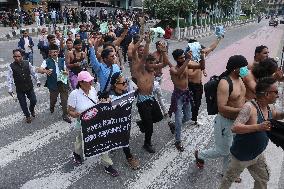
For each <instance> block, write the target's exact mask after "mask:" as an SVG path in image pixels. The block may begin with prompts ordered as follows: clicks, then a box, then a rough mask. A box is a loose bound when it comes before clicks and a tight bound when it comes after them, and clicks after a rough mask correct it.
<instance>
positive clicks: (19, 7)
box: [17, 0, 23, 30]
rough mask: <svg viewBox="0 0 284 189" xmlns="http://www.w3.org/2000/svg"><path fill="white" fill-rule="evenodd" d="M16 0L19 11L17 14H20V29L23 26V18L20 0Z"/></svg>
mask: <svg viewBox="0 0 284 189" xmlns="http://www.w3.org/2000/svg"><path fill="white" fill-rule="evenodd" d="M17 1H18V11H19V16H20V30H21V29H22V27H23V18H22V10H21V2H20V0H17Z"/></svg>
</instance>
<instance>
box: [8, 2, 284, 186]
mask: <svg viewBox="0 0 284 189" xmlns="http://www.w3.org/2000/svg"><path fill="white" fill-rule="evenodd" d="M51 11H52V12H53V13H52V14H51V19H53V24H54V27H55V28H56V23H57V22H58V20H60V19H61V20H62V21H63V22H66V23H67V24H68V23H73V24H72V26H69V27H68V29H67V30H66V31H59V30H56V29H55V30H54V33H53V34H51V33H50V34H48V33H47V30H46V29H45V28H43V29H42V30H41V35H40V36H39V43H38V44H37V48H35V47H34V46H35V45H34V43H33V41H32V38H31V37H29V36H28V33H27V31H23V32H22V33H23V37H22V38H21V39H20V41H19V43H18V47H19V49H16V50H14V51H13V57H14V60H15V61H14V62H13V63H12V64H11V66H10V69H9V74H8V86H9V93H10V94H11V95H13V91H12V85H13V83H14V84H15V85H16V93H17V97H18V99H19V103H20V105H21V108H22V110H23V113H24V114H25V116H26V122H27V123H31V122H32V119H33V118H32V117H35V116H36V112H35V110H34V107H35V106H36V102H37V101H36V95H35V93H34V90H33V83H32V80H31V76H30V75H32V76H33V77H34V78H35V79H36V80H37V84H38V86H40V82H39V79H38V76H37V73H40V74H44V75H45V76H46V84H45V86H46V87H47V88H48V89H49V95H50V113H53V112H54V109H55V104H56V101H57V97H58V95H60V99H61V108H62V118H63V120H64V121H66V122H68V123H71V119H70V117H73V118H76V119H78V118H79V117H80V115H81V113H82V112H83V111H85V110H87V109H88V108H90V107H92V106H93V105H94V104H96V103H100V102H103V101H107V100H109V98H116V97H117V96H120V95H122V94H125V93H126V92H127V91H128V90H127V89H129V88H131V89H130V90H136V95H137V96H136V97H137V108H138V112H139V115H140V118H141V120H140V121H138V122H137V125H138V126H139V128H140V131H141V132H142V133H144V134H145V138H144V143H143V144H141V145H142V146H143V149H144V150H145V151H146V152H148V153H155V148H154V143H153V141H155V140H153V139H152V134H153V124H155V123H157V122H159V121H161V120H162V119H171V115H172V114H174V122H170V123H169V129H170V131H171V133H173V134H175V148H176V149H177V150H178V151H179V152H183V151H184V147H183V144H182V140H181V138H182V129H181V127H182V125H183V124H185V123H190V124H192V125H195V126H201V127H202V124H201V123H199V122H198V113H199V108H200V106H201V97H202V93H203V84H202V82H201V81H202V77H204V76H206V72H205V64H206V63H205V58H206V56H208V54H210V53H211V52H212V51H213V50H214V49H215V48H216V47H217V46H218V44H219V42H220V41H221V39H222V38H221V37H218V38H217V39H216V40H214V41H213V42H212V44H211V45H210V46H209V47H204V46H202V50H200V54H199V55H198V56H199V57H197V59H196V57H194V54H193V50H194V49H191V48H188V47H185V48H184V49H186V50H183V49H175V50H174V51H173V52H172V56H173V58H174V60H175V63H172V62H170V60H169V52H168V48H167V46H166V40H168V39H170V37H171V30H170V29H169V27H167V29H168V31H167V32H166V35H165V36H164V39H158V40H157V41H156V43H155V45H156V49H155V51H154V52H150V43H151V42H152V35H153V33H152V32H146V33H145V31H144V24H145V18H144V16H142V15H141V14H139V13H133V12H128V11H126V12H125V11H121V10H116V11H114V12H108V11H106V10H103V9H101V10H100V11H99V12H96V10H93V9H91V10H87V9H81V10H80V11H79V10H77V9H76V8H75V9H68V8H66V9H64V10H63V12H62V13H58V12H57V11H56V10H51ZM39 12H40V11H39ZM40 15H41V14H40V13H39V17H41V16H40ZM113 18H114V19H113ZM79 20H80V22H83V23H84V24H81V25H80V26H79V28H78V26H77V24H78V22H79ZM97 20H99V21H100V22H97ZM43 22H45V21H43ZM39 23H40V24H41V21H40V22H39ZM191 43H197V41H196V40H193V39H192V40H190V41H189V44H191ZM37 49H38V50H39V51H40V53H41V55H42V58H43V62H42V63H41V65H40V66H39V67H38V68H35V67H34V66H33V61H32V55H31V53H32V52H33V51H34V50H37ZM268 53H269V52H268V48H267V47H266V46H263V45H262V46H258V47H256V50H255V54H254V62H253V63H252V64H250V65H248V62H247V60H246V58H245V57H243V56H242V55H233V56H231V57H230V59H229V60H228V62H227V66H226V68H224V71H225V72H224V73H223V74H222V78H221V81H220V82H219V84H218V88H217V89H216V90H217V94H218V100H217V104H218V110H219V112H218V115H217V116H216V118H215V122H214V138H215V145H214V147H213V148H212V149H209V150H203V151H199V150H196V151H195V153H194V155H195V158H196V165H197V166H198V167H199V168H203V166H204V163H205V161H206V160H207V159H209V158H217V157H222V158H223V159H224V161H223V173H222V174H223V180H222V184H221V186H220V188H222V189H223V188H224V189H225V188H229V187H230V185H231V183H232V182H234V181H236V182H240V181H241V179H240V178H239V176H240V173H241V172H242V171H243V170H244V169H245V168H248V169H249V170H250V171H253V176H254V179H255V188H265V186H266V185H267V182H268V180H269V174H268V172H267V166H266V161H265V158H264V156H263V151H264V150H265V148H266V146H267V141H268V137H267V135H266V134H265V133H266V131H269V130H270V129H271V124H270V123H269V122H267V121H265V120H267V119H268V118H274V119H283V118H284V113H283V112H278V113H276V111H275V110H274V109H272V110H270V109H269V108H267V106H268V104H272V103H274V102H275V100H276V99H277V98H278V91H277V89H276V85H275V82H276V80H277V81H282V80H283V72H282V71H281V70H279V69H278V68H277V66H275V65H277V63H276V62H275V60H274V59H271V58H269V57H268ZM267 65H269V66H267ZM125 66H129V67H130V74H131V78H128V79H127V78H126V77H125V69H124V67H125ZM166 67H168V69H169V70H170V76H171V79H172V82H173V85H174V90H173V93H172V98H171V106H170V108H169V110H167V109H166V107H165V106H164V105H163V104H164V102H163V100H164V99H163V94H162V90H161V84H162V81H163V71H162V69H163V68H166ZM268 68H269V69H268ZM64 78H67V79H64ZM13 81H14V82H13ZM129 86H133V87H129ZM70 91H72V92H71V93H70V94H69V92H70ZM26 97H27V98H28V99H29V100H30V106H29V108H28V106H27V102H26ZM253 99H254V100H253ZM79 124H80V123H79ZM233 132H234V133H237V135H236V137H235V138H234V139H233ZM247 133H249V134H247ZM242 134H244V135H242ZM245 142H251V143H249V144H246V143H245ZM123 151H124V153H125V156H126V159H127V162H128V163H129V166H130V167H131V168H132V169H138V168H139V165H140V163H139V159H138V158H137V157H135V156H134V155H133V154H132V153H131V149H130V147H127V148H123ZM82 153H83V152H82V136H81V133H79V134H78V136H77V137H76V141H75V150H74V153H73V158H74V162H75V163H76V164H81V163H82V161H83V158H82ZM230 153H231V154H232V155H233V160H232V161H230V160H229V156H230ZM101 159H102V163H103V165H104V169H105V171H106V172H107V173H109V174H111V175H112V176H114V177H116V176H118V175H119V173H118V171H117V170H116V169H115V168H114V166H113V164H114V163H113V161H112V159H111V158H110V157H109V156H108V154H107V153H105V154H103V155H101ZM243 161H246V163H245V164H244V163H242V162H243ZM236 170H237V171H236Z"/></svg>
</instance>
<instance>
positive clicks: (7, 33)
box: [0, 23, 67, 41]
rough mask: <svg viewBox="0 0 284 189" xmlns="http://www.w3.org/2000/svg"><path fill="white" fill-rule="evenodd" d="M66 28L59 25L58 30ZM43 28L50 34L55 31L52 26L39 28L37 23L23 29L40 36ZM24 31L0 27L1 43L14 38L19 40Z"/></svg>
mask: <svg viewBox="0 0 284 189" xmlns="http://www.w3.org/2000/svg"><path fill="white" fill-rule="evenodd" d="M47 26H48V27H47ZM66 27H67V25H64V24H57V28H58V29H59V30H64V29H65V28H66ZM42 28H47V29H48V31H49V32H50V31H52V30H53V27H52V25H43V26H40V27H37V25H36V24H35V23H34V24H32V25H27V26H25V25H24V26H23V27H22V29H26V30H28V32H29V34H30V35H36V34H38V33H39V32H40V30H41V29H42ZM22 29H12V27H3V26H0V41H7V40H11V39H14V38H18V37H19V36H20V35H21V30H22Z"/></svg>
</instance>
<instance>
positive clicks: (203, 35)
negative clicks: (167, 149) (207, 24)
mask: <svg viewBox="0 0 284 189" xmlns="http://www.w3.org/2000/svg"><path fill="white" fill-rule="evenodd" d="M254 22H255V21H254V20H253V21H250V22H242V23H237V24H235V25H228V26H226V27H225V28H226V29H227V30H228V29H234V28H238V27H242V26H246V25H248V24H251V23H254ZM214 33H215V32H213V31H210V32H207V33H200V34H198V35H193V36H187V37H184V38H182V39H180V40H178V41H182V40H189V39H191V38H193V39H200V38H204V37H208V36H211V35H213V34H214Z"/></svg>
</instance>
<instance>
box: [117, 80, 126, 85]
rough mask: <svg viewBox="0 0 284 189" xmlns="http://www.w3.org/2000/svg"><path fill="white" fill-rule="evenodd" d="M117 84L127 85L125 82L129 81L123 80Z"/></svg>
mask: <svg viewBox="0 0 284 189" xmlns="http://www.w3.org/2000/svg"><path fill="white" fill-rule="evenodd" d="M116 84H122V85H125V84H127V81H123V82H121V83H116Z"/></svg>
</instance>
